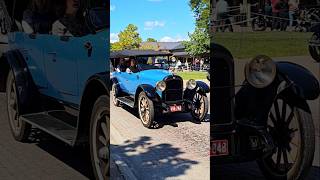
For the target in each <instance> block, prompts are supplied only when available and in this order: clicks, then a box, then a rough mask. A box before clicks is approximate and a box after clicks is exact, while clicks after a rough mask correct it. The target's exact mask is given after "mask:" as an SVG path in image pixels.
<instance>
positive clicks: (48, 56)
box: [44, 35, 79, 103]
mask: <svg viewBox="0 0 320 180" xmlns="http://www.w3.org/2000/svg"><path fill="white" fill-rule="evenodd" d="M78 51H79V48H78V47H77V46H76V42H75V38H74V37H59V36H55V35H52V36H49V37H48V39H47V43H46V44H45V48H44V59H45V68H46V76H47V80H48V91H47V94H48V95H49V96H52V97H54V98H57V99H60V100H64V101H67V102H71V103H77V100H78V96H79V91H78V76H77V74H78V73H77V58H76V54H77V52H78Z"/></svg>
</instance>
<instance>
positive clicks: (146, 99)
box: [111, 50, 209, 128]
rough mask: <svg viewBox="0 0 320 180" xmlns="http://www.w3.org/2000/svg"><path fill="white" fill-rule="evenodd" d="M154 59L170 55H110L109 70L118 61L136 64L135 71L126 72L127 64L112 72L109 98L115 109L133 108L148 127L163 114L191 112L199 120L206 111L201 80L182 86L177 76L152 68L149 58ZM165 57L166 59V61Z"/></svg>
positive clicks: (126, 52) (142, 52) (204, 86)
mask: <svg viewBox="0 0 320 180" xmlns="http://www.w3.org/2000/svg"><path fill="white" fill-rule="evenodd" d="M157 56H167V57H168V58H169V56H171V54H170V53H165V52H159V51H152V50H123V51H117V52H112V53H111V61H112V64H113V67H118V66H120V65H119V63H120V62H122V63H123V62H124V61H125V60H126V58H128V59H127V61H129V63H130V60H131V63H132V61H136V62H137V64H136V69H137V70H136V71H135V72H131V71H129V72H128V71H126V70H125V69H126V68H129V67H130V65H129V64H121V65H122V66H127V67H126V68H124V69H123V70H122V71H121V70H116V71H114V72H113V73H112V77H111V80H112V83H113V85H112V95H113V96H112V98H113V103H114V105H116V106H119V105H120V104H125V105H127V106H129V107H132V108H137V109H138V112H139V116H140V119H141V122H142V124H143V125H144V126H145V127H148V128H151V127H153V125H154V122H155V120H156V118H157V117H158V116H159V115H161V114H163V113H176V112H191V115H192V116H193V118H194V119H195V120H197V121H202V120H204V119H205V118H206V116H207V112H208V106H209V105H208V98H207V95H206V94H207V93H208V92H209V87H208V85H207V84H206V83H204V82H202V81H196V80H194V79H190V80H188V81H187V82H186V89H184V87H183V80H182V78H181V77H179V76H177V75H175V74H173V73H171V72H170V71H168V70H166V69H162V68H161V67H159V66H155V64H153V63H152V62H153V61H150V58H152V57H153V58H154V59H155V58H156V57H157ZM168 58H167V59H168Z"/></svg>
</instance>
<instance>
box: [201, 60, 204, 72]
mask: <svg viewBox="0 0 320 180" xmlns="http://www.w3.org/2000/svg"><path fill="white" fill-rule="evenodd" d="M203 64H204V60H203V58H201V60H200V70H203Z"/></svg>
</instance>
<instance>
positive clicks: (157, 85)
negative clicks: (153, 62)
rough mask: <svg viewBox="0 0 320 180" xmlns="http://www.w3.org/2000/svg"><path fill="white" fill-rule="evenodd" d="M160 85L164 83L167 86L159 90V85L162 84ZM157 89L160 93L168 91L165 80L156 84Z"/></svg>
mask: <svg viewBox="0 0 320 180" xmlns="http://www.w3.org/2000/svg"><path fill="white" fill-rule="evenodd" d="M160 83H164V84H165V87H164V88H163V89H160V88H159V84H160ZM156 89H157V90H158V91H161V92H163V91H165V90H166V89H167V83H166V82H165V81H164V80H161V81H158V82H157V83H156Z"/></svg>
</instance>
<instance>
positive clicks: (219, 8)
mask: <svg viewBox="0 0 320 180" xmlns="http://www.w3.org/2000/svg"><path fill="white" fill-rule="evenodd" d="M228 9H229V5H228V3H227V1H225V0H219V1H218V2H217V5H216V13H217V21H218V24H217V25H218V26H221V27H219V28H217V30H219V29H224V28H225V27H224V26H225V21H226V19H227V18H228Z"/></svg>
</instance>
